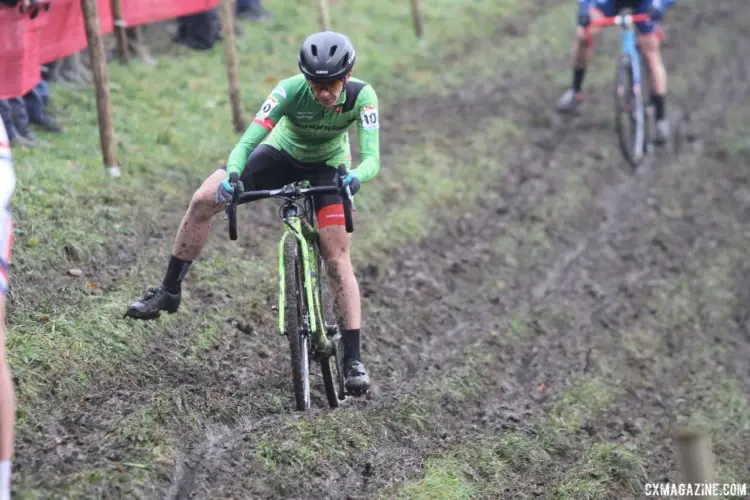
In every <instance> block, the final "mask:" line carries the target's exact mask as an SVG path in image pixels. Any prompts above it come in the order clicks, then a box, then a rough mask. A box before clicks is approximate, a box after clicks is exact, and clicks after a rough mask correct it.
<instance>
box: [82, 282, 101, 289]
mask: <svg viewBox="0 0 750 500" xmlns="http://www.w3.org/2000/svg"><path fill="white" fill-rule="evenodd" d="M84 286H87V287H89V288H99V285H97V284H96V283H93V282H91V281H87V282H86V283H84Z"/></svg>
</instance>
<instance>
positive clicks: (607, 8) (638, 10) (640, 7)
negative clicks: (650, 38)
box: [591, 0, 661, 35]
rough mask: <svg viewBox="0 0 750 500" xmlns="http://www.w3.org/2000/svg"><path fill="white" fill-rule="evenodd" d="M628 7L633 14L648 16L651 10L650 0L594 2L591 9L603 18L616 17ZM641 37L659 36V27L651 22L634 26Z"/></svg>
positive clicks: (605, 0) (601, 0) (602, 0)
mask: <svg viewBox="0 0 750 500" xmlns="http://www.w3.org/2000/svg"><path fill="white" fill-rule="evenodd" d="M626 7H629V8H631V9H632V10H633V14H648V13H649V9H650V8H651V0H594V2H592V5H591V8H592V9H596V10H598V11H599V12H600V13H601V14H602V15H604V17H613V16H616V15H617V14H618V13H619V12H620V11H621V10H622V9H624V8H626ZM635 27H636V29H637V30H638V33H639V34H641V35H651V34H657V35H660V33H661V30H660V27H659V26H658V25H657V24H656V23H654V22H653V21H646V22H645V23H636V24H635Z"/></svg>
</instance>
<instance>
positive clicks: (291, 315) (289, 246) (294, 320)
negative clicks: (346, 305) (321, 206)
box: [283, 234, 310, 411]
mask: <svg viewBox="0 0 750 500" xmlns="http://www.w3.org/2000/svg"><path fill="white" fill-rule="evenodd" d="M303 276H304V273H303V269H302V258H301V256H300V249H299V243H298V240H297V238H295V237H294V235H291V234H289V235H287V237H286V239H285V240H284V284H283V285H284V331H285V333H286V337H287V340H288V341H289V353H290V354H291V361H292V385H293V386H294V399H295V400H296V403H297V409H298V410H300V411H304V410H307V409H309V408H310V336H309V335H308V334H307V332H306V331H305V326H306V325H305V318H306V317H307V311H308V308H307V304H306V302H305V294H304V293H303V291H304V286H303V284H304V278H303Z"/></svg>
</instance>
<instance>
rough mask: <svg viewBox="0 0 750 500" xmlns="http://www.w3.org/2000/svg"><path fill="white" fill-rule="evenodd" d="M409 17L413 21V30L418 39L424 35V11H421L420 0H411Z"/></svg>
mask: <svg viewBox="0 0 750 500" xmlns="http://www.w3.org/2000/svg"><path fill="white" fill-rule="evenodd" d="M411 17H412V20H413V21H414V32H415V33H416V34H417V38H419V39H420V40H421V39H422V36H423V35H424V12H422V2H420V0H411Z"/></svg>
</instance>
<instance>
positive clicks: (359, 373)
mask: <svg viewBox="0 0 750 500" xmlns="http://www.w3.org/2000/svg"><path fill="white" fill-rule="evenodd" d="M344 373H346V380H345V381H344V387H346V392H348V393H350V394H354V395H357V394H362V393H363V392H367V389H369V388H370V376H369V375H367V371H366V370H365V365H363V364H362V363H361V362H360V361H350V362H348V363H346V367H345V368H344Z"/></svg>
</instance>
